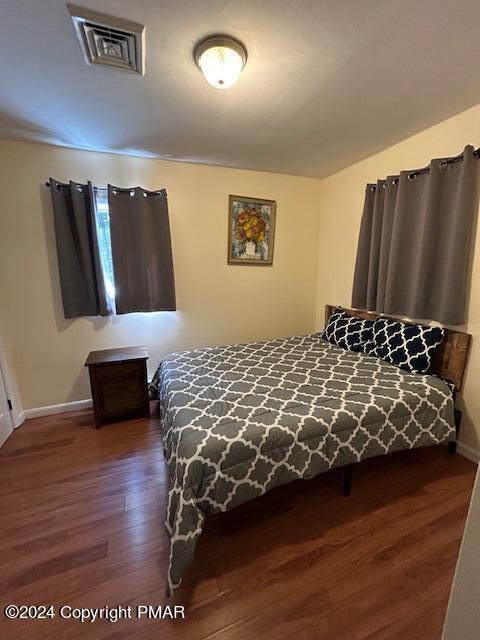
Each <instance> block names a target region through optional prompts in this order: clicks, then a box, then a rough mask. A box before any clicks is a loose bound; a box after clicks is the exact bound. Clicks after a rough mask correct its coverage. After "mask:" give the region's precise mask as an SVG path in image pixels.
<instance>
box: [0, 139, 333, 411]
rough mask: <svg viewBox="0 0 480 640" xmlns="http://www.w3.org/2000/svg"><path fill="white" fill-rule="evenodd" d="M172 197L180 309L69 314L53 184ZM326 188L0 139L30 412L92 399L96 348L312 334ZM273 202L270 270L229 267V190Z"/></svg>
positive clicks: (11, 283) (7, 292)
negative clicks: (137, 189)
mask: <svg viewBox="0 0 480 640" xmlns="http://www.w3.org/2000/svg"><path fill="white" fill-rule="evenodd" d="M50 176H52V177H55V178H58V179H60V180H68V179H70V178H72V179H74V180H77V181H85V180H87V179H91V180H93V181H94V183H95V184H97V185H99V186H102V185H106V184H107V182H111V183H113V184H115V185H118V186H133V185H141V186H143V187H145V188H147V189H157V188H160V187H166V188H167V191H168V198H169V207H170V220H171V228H172V242H173V250H174V263H175V278H176V288H177V302H178V311H177V312H174V313H154V314H130V315H126V316H118V317H112V318H108V319H105V318H81V319H77V320H65V319H64V318H63V312H62V306H61V298H60V291H59V281H58V272H57V264H56V253H55V243H54V230H53V224H52V212H51V203H50V193H49V190H48V189H47V188H46V187H45V186H44V183H45V181H46V180H47V179H48V178H49V177H50ZM319 184H320V183H319V181H318V180H314V179H308V178H299V177H294V176H286V175H279V174H273V173H263V172H255V171H243V170H235V169H226V168H219V167H211V166H205V165H193V164H183V163H174V162H166V161H161V160H156V159H147V158H138V157H130V156H119V155H111V154H104V153H95V152H90V151H78V150H72V149H62V148H56V147H52V146H46V145H41V144H28V143H23V142H9V141H8V142H7V141H2V142H0V216H1V227H0V327H1V329H2V333H3V335H4V338H5V340H6V342H7V345H8V349H9V353H10V354H11V358H12V361H13V365H14V369H15V374H16V378H17V382H18V386H19V389H20V395H21V402H22V405H23V408H24V409H29V408H32V407H39V406H42V405H52V404H59V403H64V402H70V401H75V400H81V399H84V398H88V397H89V395H90V390H89V384H88V376H87V371H86V370H85V367H84V366H83V364H84V361H85V358H86V356H87V354H88V352H89V351H90V350H93V349H102V348H108V347H115V346H125V345H135V344H146V345H147V346H148V348H149V351H150V361H149V369H150V372H151V373H152V372H153V370H154V369H155V368H156V365H158V363H159V361H160V359H161V358H162V356H164V355H165V354H167V353H169V352H171V351H173V350H176V349H181V348H188V347H193V346H199V345H214V344H222V343H229V342H237V341H250V340H259V339H263V338H265V339H266V338H273V337H275V336H286V335H292V334H301V333H307V332H309V331H312V330H313V327H314V321H315V296H316V273H317V248H318V247H317V245H318V194H319ZM229 194H236V195H246V196H255V197H260V198H268V199H272V200H276V201H277V226H276V237H275V253H274V264H273V267H249V266H228V265H227V211H228V195H229Z"/></svg>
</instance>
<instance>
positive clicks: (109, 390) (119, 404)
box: [85, 347, 150, 428]
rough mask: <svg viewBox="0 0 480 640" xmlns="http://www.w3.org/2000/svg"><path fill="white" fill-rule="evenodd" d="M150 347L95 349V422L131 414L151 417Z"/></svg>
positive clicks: (92, 368)
mask: <svg viewBox="0 0 480 640" xmlns="http://www.w3.org/2000/svg"><path fill="white" fill-rule="evenodd" d="M147 359H148V352H147V348H146V347H125V348H123V349H104V350H102V351H91V352H90V354H89V356H88V358H87V359H86V361H85V366H86V367H88V371H89V374H90V386H91V389H92V398H93V410H94V412H95V426H96V427H97V428H98V427H101V426H102V424H106V423H108V422H119V421H120V420H128V419H130V418H139V417H144V418H149V417H150V402H149V399H148V381H147Z"/></svg>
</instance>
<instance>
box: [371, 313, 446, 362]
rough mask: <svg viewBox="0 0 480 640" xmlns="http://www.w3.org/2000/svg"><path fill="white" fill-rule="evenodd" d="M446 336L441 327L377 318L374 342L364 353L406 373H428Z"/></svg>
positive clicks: (374, 326)
mask: <svg viewBox="0 0 480 640" xmlns="http://www.w3.org/2000/svg"><path fill="white" fill-rule="evenodd" d="M444 335H445V331H444V329H442V327H426V326H424V325H421V324H405V323H403V322H396V321H395V320H389V319H388V318H378V319H377V320H375V323H374V325H373V340H372V342H371V343H368V344H367V345H365V349H364V351H365V353H368V354H370V355H373V356H376V357H377V358H381V359H382V360H385V361H386V362H390V363H391V364H394V365H396V366H397V367H400V368H401V369H405V371H410V372H411V373H428V371H429V370H430V365H431V359H432V356H433V353H434V352H435V349H436V348H437V347H438V346H440V344H441V343H442V341H443V337H444Z"/></svg>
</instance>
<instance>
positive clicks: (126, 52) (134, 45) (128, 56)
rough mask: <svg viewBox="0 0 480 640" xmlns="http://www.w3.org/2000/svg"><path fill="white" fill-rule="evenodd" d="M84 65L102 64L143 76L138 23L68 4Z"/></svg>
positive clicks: (142, 30) (142, 34)
mask: <svg viewBox="0 0 480 640" xmlns="http://www.w3.org/2000/svg"><path fill="white" fill-rule="evenodd" d="M67 8H68V10H69V12H70V15H71V17H72V21H73V26H74V29H75V33H76V35H77V39H78V42H79V44H80V48H81V49H82V53H83V57H84V58H85V62H86V63H87V64H102V65H106V66H108V67H116V68H117V69H124V70H125V71H133V72H134V73H139V74H140V75H142V76H143V75H144V73H145V57H144V50H145V48H144V34H145V27H144V26H143V25H141V24H138V23H137V22H131V21H130V20H123V19H121V18H114V17H112V16H107V15H105V14H104V13H98V12H96V11H91V10H90V9H84V8H83V7H78V6H76V5H73V4H67Z"/></svg>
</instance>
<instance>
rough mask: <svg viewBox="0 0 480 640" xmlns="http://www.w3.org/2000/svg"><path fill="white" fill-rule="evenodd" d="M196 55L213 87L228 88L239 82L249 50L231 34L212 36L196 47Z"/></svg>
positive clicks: (197, 61) (199, 64)
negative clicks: (230, 35)
mask: <svg viewBox="0 0 480 640" xmlns="http://www.w3.org/2000/svg"><path fill="white" fill-rule="evenodd" d="M194 57H195V62H196V63H197V65H198V66H199V67H200V69H201V71H202V73H203V75H204V76H205V80H206V81H207V82H208V83H209V84H211V85H212V87H215V88H216V89H228V88H229V87H232V86H233V85H234V84H235V83H236V82H237V80H238V78H239V76H240V74H241V72H242V69H243V67H244V66H245V63H246V62H247V50H246V49H245V47H244V46H243V44H242V43H241V42H239V41H238V40H235V39H234V38H231V37H229V36H210V37H208V38H206V39H205V40H202V42H200V43H199V44H198V45H197V46H196V47H195V51H194Z"/></svg>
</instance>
